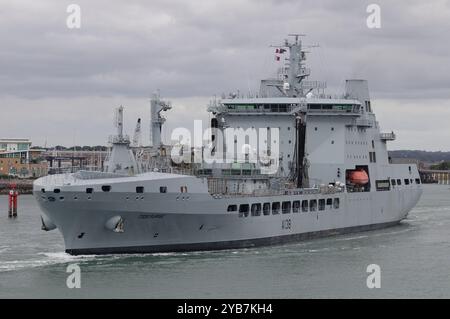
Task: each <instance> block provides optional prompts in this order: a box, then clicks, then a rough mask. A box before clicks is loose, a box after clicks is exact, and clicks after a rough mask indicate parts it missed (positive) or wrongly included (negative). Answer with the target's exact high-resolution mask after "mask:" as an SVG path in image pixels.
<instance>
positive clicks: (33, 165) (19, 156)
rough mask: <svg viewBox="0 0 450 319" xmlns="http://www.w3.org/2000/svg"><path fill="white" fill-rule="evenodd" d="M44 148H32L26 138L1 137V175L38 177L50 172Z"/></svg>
mask: <svg viewBox="0 0 450 319" xmlns="http://www.w3.org/2000/svg"><path fill="white" fill-rule="evenodd" d="M43 152H44V150H38V149H31V141H30V140H29V139H25V138H3V139H1V138H0V176H2V175H3V176H5V175H6V176H12V177H19V178H32V177H34V178H36V177H40V176H45V175H47V173H48V164H47V161H46V160H45V158H42V153H43Z"/></svg>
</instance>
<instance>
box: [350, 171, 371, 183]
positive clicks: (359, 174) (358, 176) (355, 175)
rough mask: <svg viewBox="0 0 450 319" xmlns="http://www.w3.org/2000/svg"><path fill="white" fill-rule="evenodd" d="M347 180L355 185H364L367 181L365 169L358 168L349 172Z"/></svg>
mask: <svg viewBox="0 0 450 319" xmlns="http://www.w3.org/2000/svg"><path fill="white" fill-rule="evenodd" d="M348 180H349V182H350V183H352V184H355V185H366V184H367V183H368V182H369V175H367V172H366V171H365V170H362V169H359V170H356V171H351V172H349V173H348Z"/></svg>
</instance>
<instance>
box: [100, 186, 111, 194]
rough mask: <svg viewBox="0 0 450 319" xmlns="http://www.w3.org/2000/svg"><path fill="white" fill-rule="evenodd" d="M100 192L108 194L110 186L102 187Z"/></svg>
mask: <svg viewBox="0 0 450 319" xmlns="http://www.w3.org/2000/svg"><path fill="white" fill-rule="evenodd" d="M102 191H104V192H106V193H107V192H110V191H111V186H109V185H103V186H102Z"/></svg>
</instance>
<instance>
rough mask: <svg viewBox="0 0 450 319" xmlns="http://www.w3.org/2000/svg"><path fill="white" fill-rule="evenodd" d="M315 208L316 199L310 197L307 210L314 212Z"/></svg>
mask: <svg viewBox="0 0 450 319" xmlns="http://www.w3.org/2000/svg"><path fill="white" fill-rule="evenodd" d="M316 209H317V200H316V199H312V200H310V201H309V211H311V212H315V211H316Z"/></svg>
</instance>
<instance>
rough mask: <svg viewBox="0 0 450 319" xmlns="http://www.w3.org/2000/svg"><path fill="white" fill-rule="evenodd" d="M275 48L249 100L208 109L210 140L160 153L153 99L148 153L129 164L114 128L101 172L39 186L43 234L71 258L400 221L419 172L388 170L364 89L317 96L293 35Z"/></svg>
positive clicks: (417, 191) (386, 136)
mask: <svg viewBox="0 0 450 319" xmlns="http://www.w3.org/2000/svg"><path fill="white" fill-rule="evenodd" d="M275 49H276V53H277V54H278V55H277V57H278V58H280V57H281V56H283V57H285V56H287V57H286V64H285V65H283V66H282V67H281V68H280V69H279V72H278V74H277V76H276V77H275V78H270V79H264V80H262V81H261V86H260V91H259V93H258V94H257V95H255V96H252V97H242V96H239V94H230V95H229V96H228V97H226V96H224V97H222V98H221V99H220V100H218V99H214V100H213V101H212V102H211V103H210V105H209V106H208V111H209V112H211V114H212V119H211V123H210V128H209V130H210V131H209V133H210V134H209V136H208V141H205V140H201V141H200V145H183V144H181V143H180V144H179V145H171V146H168V145H164V144H163V143H162V141H161V127H162V124H163V123H164V120H165V119H164V118H163V117H162V116H161V114H160V113H161V112H162V111H167V110H169V109H170V108H171V105H170V104H169V103H167V102H164V101H162V100H161V99H160V98H159V95H155V96H154V97H153V98H152V101H151V114H152V121H151V132H152V144H153V146H152V147H151V148H147V149H144V150H138V151H136V152H135V153H134V154H133V153H132V152H131V150H130V148H129V144H130V143H129V139H128V138H125V137H124V135H123V132H122V126H121V125H118V135H117V136H116V137H114V138H113V139H112V140H111V141H112V144H113V148H112V152H111V156H110V159H109V162H108V164H107V165H106V171H105V172H85V171H80V172H77V173H75V174H67V175H54V176H47V177H44V178H41V179H39V180H37V181H36V182H35V184H34V193H35V196H36V198H37V200H38V202H39V204H40V206H41V208H42V210H43V212H44V216H43V228H44V229H46V230H50V229H54V228H58V229H59V230H60V231H61V233H62V234H63V236H64V240H65V244H66V250H67V252H69V253H71V254H100V253H133V252H160V251H185V250H204V249H224V248H239V247H252V246H255V245H266V244H277V243H283V242H289V241H293V240H299V239H304V238H311V237H317V236H324V235H330V234H339V233H344V232H351V231H361V230H367V229H374V228H380V227H386V226H389V225H395V224H397V223H399V222H400V221H401V220H402V219H404V218H406V216H407V214H408V212H409V211H410V210H411V209H412V207H414V205H415V204H416V203H417V201H418V200H419V198H420V195H421V193H422V188H421V182H420V177H419V173H418V170H417V167H416V166H415V165H409V164H392V163H390V159H389V157H388V152H387V142H388V141H392V140H394V139H395V138H396V136H395V134H394V133H393V132H389V133H382V132H380V128H379V125H378V122H377V121H376V117H375V114H374V112H373V109H372V106H371V101H370V96H369V90H368V84H367V81H365V80H359V79H357V80H347V81H346V88H345V92H344V94H343V95H342V96H339V97H336V96H333V97H332V96H329V95H326V94H325V88H326V84H325V83H324V82H319V81H307V78H308V76H309V75H310V70H309V69H307V68H306V67H305V60H306V52H305V50H304V48H302V43H301V41H300V36H299V35H294V39H293V41H292V42H289V41H288V40H286V41H285V42H284V43H283V45H280V46H276V48H275ZM278 58H277V59H278ZM122 112H123V110H122V111H119V117H121V116H122ZM119 122H120V121H119ZM139 124H140V122H139ZM230 132H231V133H230ZM199 159H200V160H199ZM212 159H214V160H212Z"/></svg>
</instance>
